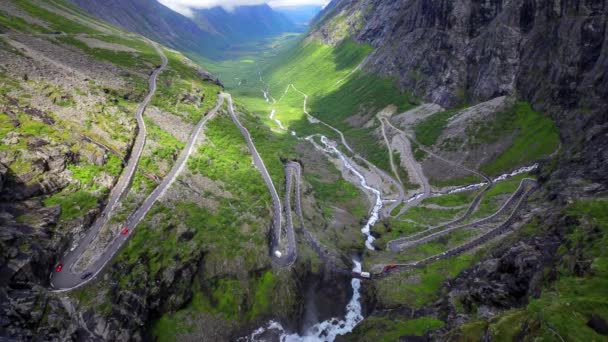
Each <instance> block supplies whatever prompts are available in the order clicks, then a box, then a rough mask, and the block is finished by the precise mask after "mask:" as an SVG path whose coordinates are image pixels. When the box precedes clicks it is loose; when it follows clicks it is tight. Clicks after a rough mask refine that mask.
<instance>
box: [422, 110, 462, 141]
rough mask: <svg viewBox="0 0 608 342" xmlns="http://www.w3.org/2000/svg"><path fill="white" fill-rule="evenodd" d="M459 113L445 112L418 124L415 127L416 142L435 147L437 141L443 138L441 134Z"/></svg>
mask: <svg viewBox="0 0 608 342" xmlns="http://www.w3.org/2000/svg"><path fill="white" fill-rule="evenodd" d="M459 111H460V109H450V110H444V111H442V112H438V113H435V114H433V115H431V116H429V117H428V118H426V119H424V120H423V121H421V122H419V123H418V124H416V126H415V127H414V132H415V133H416V140H418V141H419V142H420V143H421V144H423V145H426V146H433V145H435V143H436V142H437V139H439V136H441V133H442V132H443V130H444V129H445V128H446V126H447V125H448V122H449V120H450V119H451V118H452V117H453V116H454V115H456V114H457V113H458V112H459Z"/></svg>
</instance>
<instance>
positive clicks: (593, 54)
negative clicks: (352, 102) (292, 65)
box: [311, 0, 608, 187]
mask: <svg viewBox="0 0 608 342" xmlns="http://www.w3.org/2000/svg"><path fill="white" fill-rule="evenodd" d="M607 14H608V3H607V2H606V1H605V0H572V1H562V0H513V1H504V0H454V1H452V0H405V1H382V0H334V1H332V3H331V4H330V5H329V6H327V7H326V9H325V10H324V12H323V13H321V14H320V15H319V17H318V18H321V19H320V21H318V23H317V26H316V27H315V28H314V29H313V31H312V33H311V35H312V36H313V37H316V38H319V39H321V40H323V41H325V42H327V43H332V44H336V43H337V42H338V41H337V40H336V39H335V37H336V36H340V34H339V33H338V32H335V30H336V29H335V25H332V19H333V18H338V17H339V18H340V19H339V20H345V21H346V22H347V23H348V24H349V25H348V29H349V31H350V32H349V33H350V37H351V39H354V40H356V41H358V42H362V43H369V44H371V45H372V46H373V47H374V48H375V49H376V50H375V51H374V52H373V53H372V55H371V56H370V58H368V59H367V60H366V61H365V62H364V63H365V65H364V66H365V68H366V69H367V70H368V71H370V72H374V73H378V74H382V75H387V76H393V77H397V78H398V80H399V84H400V86H401V87H402V88H403V89H404V90H408V91H410V90H411V91H413V93H414V94H415V95H416V96H418V97H421V98H423V99H424V100H426V101H430V102H435V103H438V104H440V105H442V106H447V107H450V106H454V105H456V104H458V103H462V102H466V103H477V102H481V101H486V100H488V99H491V98H494V97H497V96H501V95H517V96H518V97H519V98H521V99H523V100H526V101H529V102H530V103H531V104H532V106H533V107H534V109H535V110H537V111H540V112H544V113H547V114H548V115H551V116H552V117H553V119H554V120H555V121H556V122H557V124H558V127H559V128H560V134H561V138H562V151H561V152H562V153H561V155H560V157H561V158H560V163H559V164H560V165H559V166H558V168H557V170H556V172H554V174H553V177H552V179H555V180H556V182H557V181H559V184H557V185H556V186H562V187H564V186H569V185H570V184H574V183H575V180H576V179H581V178H586V179H588V180H590V181H592V182H597V183H601V184H604V185H606V184H607V183H608V178H606V177H605V175H606V174H608V161H607V159H608V149H606V148H605V144H606V141H608V139H606V137H607V136H608V110H607V108H608V101H607V100H606V99H607V98H608V32H607V28H608V21H607V20H606V17H607ZM563 180H567V181H565V182H564V181H563Z"/></svg>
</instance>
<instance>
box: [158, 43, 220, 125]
mask: <svg viewBox="0 0 608 342" xmlns="http://www.w3.org/2000/svg"><path fill="white" fill-rule="evenodd" d="M164 52H165V55H166V56H167V58H168V60H169V64H168V69H167V70H165V71H164V72H163V73H162V74H161V75H160V77H159V82H158V83H159V87H158V92H157V94H156V96H155V97H154V98H153V99H152V104H153V105H155V106H157V107H159V108H161V109H163V110H164V111H166V112H169V113H173V114H176V115H178V116H180V117H183V118H184V119H185V120H186V121H188V122H191V123H197V122H198V121H199V120H200V119H201V118H202V117H203V116H204V115H205V114H206V113H207V112H208V111H209V110H211V108H213V107H215V105H216V104H217V99H218V93H219V91H220V90H221V88H220V87H219V86H217V85H215V84H213V83H211V82H209V81H204V80H203V78H202V77H201V76H199V75H198V74H197V71H196V70H195V68H194V67H193V66H190V65H188V64H187V63H186V62H185V61H184V57H183V56H182V55H180V54H179V53H176V52H173V51H169V50H164Z"/></svg>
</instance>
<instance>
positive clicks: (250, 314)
mask: <svg viewBox="0 0 608 342" xmlns="http://www.w3.org/2000/svg"><path fill="white" fill-rule="evenodd" d="M276 286H278V284H277V283H276V279H275V276H274V275H273V273H272V271H265V272H263V273H262V274H261V275H259V276H252V277H251V278H248V279H247V280H237V279H234V278H220V279H215V280H213V281H212V282H211V283H209V284H206V285H204V286H202V287H201V286H200V285H199V284H196V283H195V284H194V286H193V298H192V301H191V302H190V303H189V304H188V306H187V307H186V308H184V309H182V310H179V311H177V312H175V313H172V314H166V315H163V316H162V317H161V318H160V319H158V320H157V321H156V322H155V323H154V325H153V326H152V329H151V332H152V335H153V336H155V337H156V338H157V340H158V341H175V340H176V339H178V336H179V334H180V333H181V332H185V331H189V330H192V326H191V325H192V324H195V323H194V322H193V320H192V319H189V318H195V317H197V316H198V315H212V316H216V317H221V318H222V319H225V320H228V321H235V320H238V319H240V320H241V321H251V320H254V319H256V318H259V317H260V316H262V315H266V314H269V313H270V312H271V311H270V310H271V301H272V295H273V290H275V287H276Z"/></svg>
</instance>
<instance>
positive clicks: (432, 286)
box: [376, 255, 476, 308]
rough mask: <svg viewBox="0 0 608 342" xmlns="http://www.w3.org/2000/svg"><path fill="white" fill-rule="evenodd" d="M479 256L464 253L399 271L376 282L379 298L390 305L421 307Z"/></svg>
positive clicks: (384, 303)
mask: <svg viewBox="0 0 608 342" xmlns="http://www.w3.org/2000/svg"><path fill="white" fill-rule="evenodd" d="M475 260H476V257H474V256H472V255H460V256H457V257H454V258H449V259H444V260H439V261H436V262H433V263H431V264H430V265H428V266H427V267H425V268H423V269H414V270H412V271H409V272H402V273H397V274H395V275H393V276H391V277H388V278H386V279H382V280H379V281H378V282H377V283H376V289H377V298H380V299H381V301H382V303H383V305H384V306H387V307H392V306H398V305H406V306H409V307H413V308H420V307H422V306H425V305H427V304H429V303H431V302H432V301H434V300H436V299H437V298H438V297H439V290H440V289H441V284H443V282H444V281H446V280H447V279H450V278H454V277H456V276H457V275H458V274H459V273H460V272H461V271H462V270H463V269H465V268H466V267H469V266H470V265H471V264H472V263H473V262H474V261H475Z"/></svg>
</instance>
